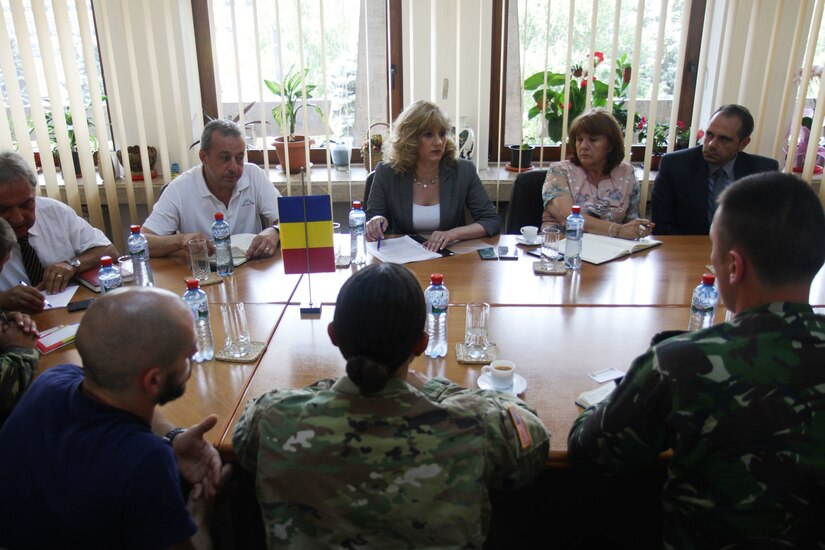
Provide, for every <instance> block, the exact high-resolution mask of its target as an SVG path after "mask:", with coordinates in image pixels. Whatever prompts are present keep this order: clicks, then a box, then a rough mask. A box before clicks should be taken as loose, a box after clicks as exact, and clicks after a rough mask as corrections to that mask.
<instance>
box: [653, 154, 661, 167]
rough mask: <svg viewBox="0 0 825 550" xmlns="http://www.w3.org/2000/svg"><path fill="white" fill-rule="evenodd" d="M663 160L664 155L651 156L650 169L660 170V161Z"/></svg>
mask: <svg viewBox="0 0 825 550" xmlns="http://www.w3.org/2000/svg"><path fill="white" fill-rule="evenodd" d="M661 161H662V155H658V154H657V155H653V156H651V157H650V169H651V170H658V169H659V163H660V162H661Z"/></svg>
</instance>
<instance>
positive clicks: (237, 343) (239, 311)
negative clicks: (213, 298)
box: [221, 302, 251, 357]
mask: <svg viewBox="0 0 825 550" xmlns="http://www.w3.org/2000/svg"><path fill="white" fill-rule="evenodd" d="M221 317H222V318H223V330H224V333H225V334H226V342H225V344H224V346H223V349H224V351H225V352H226V353H227V354H229V355H231V356H232V357H245V356H246V355H247V354H248V353H249V343H250V341H251V339H250V338H249V328H248V327H247V324H246V310H245V308H244V305H243V303H241V302H238V303H235V304H221Z"/></svg>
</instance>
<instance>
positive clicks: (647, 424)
mask: <svg viewBox="0 0 825 550" xmlns="http://www.w3.org/2000/svg"><path fill="white" fill-rule="evenodd" d="M823 235H825V214H823V211H822V205H821V204H820V202H819V198H818V197H817V196H816V194H815V193H814V192H813V191H812V190H811V188H810V186H809V185H808V184H806V183H805V182H803V181H801V180H799V179H797V178H795V177H793V176H791V175H788V174H780V173H778V172H769V173H765V174H759V175H756V176H750V177H747V178H744V179H742V180H739V181H737V182H735V183H733V184H731V185H730V187H728V188H727V189H726V190H725V191H723V193H722V195H721V198H720V201H719V206H718V208H717V209H716V214H715V216H714V219H713V225H712V226H711V230H710V238H711V241H712V243H713V249H712V252H711V263H712V264H713V268H714V270H715V271H716V277H717V281H718V285H719V292H720V294H721V295H722V299H723V300H724V303H725V307H726V308H727V309H728V310H730V311H732V312H734V313H735V314H736V315H735V317H734V318H733V320H731V321H730V322H726V323H721V324H718V325H716V326H713V327H710V328H707V329H705V330H701V331H698V332H693V333H690V334H686V335H682V336H676V337H674V338H670V339H667V340H664V341H663V342H661V343H658V344H657V345H655V346H653V347H652V348H651V349H649V350H648V351H647V353H645V354H644V355H642V356H640V357H638V358H637V359H636V360H635V361H634V362H633V364H632V365H631V367H630V370H629V371H628V373H627V375H626V376H625V377H624V379H623V380H622V382H621V384H619V386H618V387H617V388H616V389H615V390H614V391H613V393H612V394H611V395H610V396H609V397H608V398H607V399H606V400H605V401H603V402H601V403H600V404H599V405H597V406H595V407H591V408H589V409H587V410H586V411H584V413H582V415H581V416H580V417H579V418H578V419H577V420H576V422H575V423H574V425H573V430H572V432H571V433H570V440H569V444H568V449H569V457H570V462H571V463H572V464H574V465H577V466H579V465H581V466H585V465H586V466H590V467H597V468H601V469H605V470H612V471H621V470H631V469H636V468H638V467H639V466H642V465H651V464H653V463H654V462H655V461H656V460H657V457H658V456H659V453H661V452H662V451H664V450H666V449H668V448H670V449H672V450H673V457H672V458H671V459H670V461H669V463H668V469H669V471H668V480H667V482H666V483H665V486H664V489H663V491H662V501H663V509H664V520H665V524H664V530H663V532H664V537H665V541H664V542H665V546H666V547H669V548H670V547H679V548H723V547H724V548H733V547H737V548H780V547H782V548H814V547H816V548H822V547H823V546H825V530H823V529H822V523H821V522H822V518H823V517H825V452H823V449H825V429H823V427H825V425H823V419H825V368H823V366H825V316H822V315H817V314H815V313H814V312H813V310H812V308H811V306H810V305H809V303H808V296H809V294H810V290H811V282H812V281H813V279H814V277H815V276H816V274H817V273H818V272H819V270H820V269H821V268H822V264H823V261H825V246H823V244H822V236H823Z"/></svg>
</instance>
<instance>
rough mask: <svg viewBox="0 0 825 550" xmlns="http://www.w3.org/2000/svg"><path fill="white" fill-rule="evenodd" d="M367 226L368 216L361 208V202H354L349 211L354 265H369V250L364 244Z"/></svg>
mask: <svg viewBox="0 0 825 550" xmlns="http://www.w3.org/2000/svg"><path fill="white" fill-rule="evenodd" d="M366 225H367V214H366V213H365V212H364V209H363V208H362V206H361V201H352V210H350V211H349V239H350V258H351V261H352V264H353V265H364V264H365V263H367V248H366V244H365V243H364V228H365V227H366Z"/></svg>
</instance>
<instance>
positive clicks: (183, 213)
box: [143, 120, 280, 259]
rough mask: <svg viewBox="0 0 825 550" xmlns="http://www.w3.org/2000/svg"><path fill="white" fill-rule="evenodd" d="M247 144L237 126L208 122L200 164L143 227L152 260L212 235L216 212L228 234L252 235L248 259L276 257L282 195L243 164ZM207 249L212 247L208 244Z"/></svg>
mask: <svg viewBox="0 0 825 550" xmlns="http://www.w3.org/2000/svg"><path fill="white" fill-rule="evenodd" d="M245 151H246V141H245V140H244V137H243V133H242V132H241V129H240V128H239V127H238V125H237V124H235V123H234V122H231V121H228V120H212V121H210V122H209V123H208V124H207V125H206V126H205V127H204V129H203V134H202V135H201V150H200V159H201V163H202V164H201V165H200V166H196V167H194V168H192V169H190V170H187V171H186V172H185V173H183V174H181V175H180V176H179V177H178V178H177V179H175V180H174V181H173V182H172V183H171V184H169V186H168V187H167V188H166V190H165V191H164V192H163V194H162V195H161V196H160V199H159V200H158V203H157V204H156V205H155V208H154V209H153V210H152V213H151V214H150V215H149V217H148V218H147V219H146V221H145V222H144V224H143V233H144V234H145V235H146V238H147V239H148V241H149V252H150V254H151V255H152V257H155V258H157V257H161V256H168V255H170V254H175V253H179V252H181V251H183V252H184V253H185V252H187V246H186V243H187V242H188V241H189V240H190V239H193V238H196V237H198V236H200V237H206V238H207V239H209V238H211V236H212V230H211V228H212V223H213V222H214V221H215V213H216V212H223V213H224V215H225V219H226V220H227V221H228V222H229V226H230V227H231V228H232V234H233V235H234V234H237V233H255V234H257V236H256V237H255V238H254V239H253V240H252V244H251V245H250V246H249V249H248V250H247V252H246V256H247V258H250V259H251V258H268V257H270V256H274V255H275V251H276V250H277V248H278V241H279V235H278V231H277V230H276V229H275V228H274V227H273V224H274V223H275V222H277V221H278V197H279V196H280V193H279V192H278V190H277V189H275V187H274V186H273V185H272V182H270V181H269V179H268V178H267V176H266V174H264V172H263V170H261V169H260V168H258V167H257V166H255V165H254V164H249V163H244V153H245ZM210 246H211V245H210Z"/></svg>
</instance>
